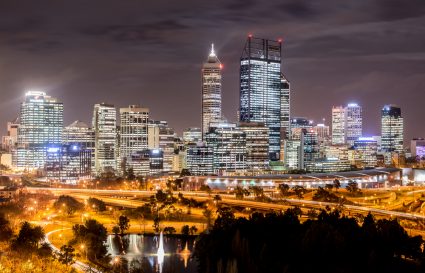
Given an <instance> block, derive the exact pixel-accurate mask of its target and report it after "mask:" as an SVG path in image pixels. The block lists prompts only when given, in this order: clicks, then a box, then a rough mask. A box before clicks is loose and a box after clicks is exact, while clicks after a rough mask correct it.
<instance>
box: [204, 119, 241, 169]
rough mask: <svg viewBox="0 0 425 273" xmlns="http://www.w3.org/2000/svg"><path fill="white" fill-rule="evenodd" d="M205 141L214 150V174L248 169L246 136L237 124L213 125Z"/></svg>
mask: <svg viewBox="0 0 425 273" xmlns="http://www.w3.org/2000/svg"><path fill="white" fill-rule="evenodd" d="M205 141H206V142H207V145H208V146H210V147H212V150H213V154H214V160H213V167H214V173H217V174H224V173H227V172H240V171H245V170H246V169H247V165H246V155H247V150H246V134H245V133H244V132H243V131H242V130H241V129H240V128H238V127H237V126H236V124H234V123H211V126H210V130H209V132H208V133H207V134H206V135H205Z"/></svg>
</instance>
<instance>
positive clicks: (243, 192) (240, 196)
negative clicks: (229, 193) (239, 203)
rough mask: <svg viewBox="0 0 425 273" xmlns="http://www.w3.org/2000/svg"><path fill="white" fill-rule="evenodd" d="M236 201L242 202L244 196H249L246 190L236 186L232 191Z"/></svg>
mask: <svg viewBox="0 0 425 273" xmlns="http://www.w3.org/2000/svg"><path fill="white" fill-rule="evenodd" d="M234 192H235V197H236V199H239V200H242V199H243V198H244V196H249V195H250V192H249V191H248V190H247V189H244V188H242V187H239V186H237V187H236V188H235V190H234Z"/></svg>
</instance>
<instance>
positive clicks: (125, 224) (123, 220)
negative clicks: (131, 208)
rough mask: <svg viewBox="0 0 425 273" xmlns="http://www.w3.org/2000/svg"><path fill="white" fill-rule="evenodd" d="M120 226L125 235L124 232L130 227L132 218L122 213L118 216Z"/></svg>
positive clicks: (122, 233)
mask: <svg viewBox="0 0 425 273" xmlns="http://www.w3.org/2000/svg"><path fill="white" fill-rule="evenodd" d="M118 226H119V228H120V232H121V235H124V232H125V231H126V230H128V229H129V228H130V219H129V218H128V217H127V216H125V215H121V216H120V217H119V218H118Z"/></svg>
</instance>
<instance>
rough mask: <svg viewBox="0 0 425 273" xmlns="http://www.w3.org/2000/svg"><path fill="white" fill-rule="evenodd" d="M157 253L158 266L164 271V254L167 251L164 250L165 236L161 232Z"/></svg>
mask: <svg viewBox="0 0 425 273" xmlns="http://www.w3.org/2000/svg"><path fill="white" fill-rule="evenodd" d="M156 255H157V256H158V266H159V272H160V273H161V272H162V264H163V263H164V256H165V252H164V236H163V234H162V231H161V233H160V234H159V246H158V252H157V253H156Z"/></svg>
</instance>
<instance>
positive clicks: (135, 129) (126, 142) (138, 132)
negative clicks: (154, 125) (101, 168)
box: [118, 105, 149, 175]
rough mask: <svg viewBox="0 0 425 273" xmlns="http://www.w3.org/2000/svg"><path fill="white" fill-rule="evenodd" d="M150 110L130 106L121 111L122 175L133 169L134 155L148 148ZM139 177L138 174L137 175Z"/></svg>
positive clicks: (120, 161) (120, 147) (120, 160)
mask: <svg viewBox="0 0 425 273" xmlns="http://www.w3.org/2000/svg"><path fill="white" fill-rule="evenodd" d="M148 122H149V109H148V108H143V107H140V106H137V105H130V106H129V107H127V108H121V109H120V123H121V127H120V128H121V131H120V145H119V162H118V165H119V169H120V171H121V172H122V173H124V171H126V170H127V171H128V169H130V168H132V169H133V171H134V170H135V168H134V166H133V162H132V161H131V159H132V155H133V154H135V153H137V152H140V151H143V150H146V149H147V148H148ZM135 174H136V175H138V174H137V173H135Z"/></svg>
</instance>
